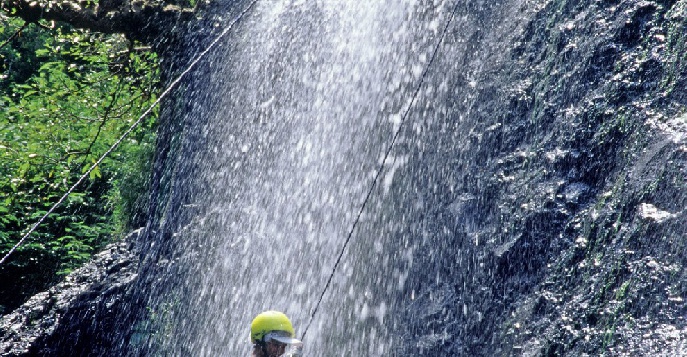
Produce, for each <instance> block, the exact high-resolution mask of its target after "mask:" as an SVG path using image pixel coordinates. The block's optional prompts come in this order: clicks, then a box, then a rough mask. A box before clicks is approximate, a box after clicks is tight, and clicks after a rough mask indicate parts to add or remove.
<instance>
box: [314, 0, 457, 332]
mask: <svg viewBox="0 0 687 357" xmlns="http://www.w3.org/2000/svg"><path fill="white" fill-rule="evenodd" d="M458 3H459V2H458V1H456V4H455V5H454V7H453V10H452V11H451V15H450V17H449V19H448V21H446V26H444V30H443V31H442V32H441V36H440V37H439V41H438V42H437V44H436V46H435V47H434V51H433V52H432V57H431V58H430V59H429V62H428V63H427V66H426V67H425V70H424V71H423V72H422V76H421V77H420V82H419V83H418V85H417V87H416V88H415V92H414V93H413V96H412V97H411V99H410V103H409V104H408V107H407V108H406V111H405V113H403V116H402V117H401V122H400V124H399V125H398V128H396V132H395V133H394V136H393V137H392V139H391V143H390V144H389V146H388V147H387V149H386V152H385V153H384V158H383V159H382V163H381V164H380V165H379V169H378V170H377V173H376V174H375V177H374V180H373V181H372V185H371V186H370V189H369V190H368V191H367V195H366V196H365V200H363V204H362V206H360V210H359V211H358V215H357V216H356V218H355V220H354V221H353V225H352V226H351V230H350V231H349V232H348V236H347V237H346V240H345V241H344V244H343V246H342V247H341V251H339V256H338V257H337V259H336V262H335V263H334V267H333V268H332V272H331V274H329V278H328V279H327V283H326V284H325V286H324V289H323V290H322V294H320V298H319V299H318V300H317V304H316V305H315V308H314V309H313V312H312V314H310V319H309V320H308V324H307V325H306V326H305V329H304V330H303V334H302V335H301V340H303V339H304V338H305V334H306V333H308V329H309V328H310V325H311V324H312V322H313V320H314V319H315V315H316V314H317V311H318V309H319V308H320V304H321V303H322V298H324V294H325V293H326V292H327V289H329V286H330V285H331V283H332V279H333V278H334V274H335V273H336V269H337V268H338V267H339V263H341V257H343V254H344V252H345V251H346V247H347V246H348V243H349V242H350V241H351V237H353V232H354V231H355V227H356V226H357V225H358V222H360V217H361V215H362V214H363V211H364V210H365V206H367V202H368V201H369V200H370V197H371V196H372V192H373V191H374V188H375V186H377V182H378V181H379V177H380V176H381V174H382V171H384V165H385V164H386V160H387V159H388V158H389V155H390V154H391V150H392V149H393V148H394V144H395V143H396V139H398V136H399V134H400V133H401V129H402V128H403V124H404V123H405V121H406V118H407V117H408V113H410V109H411V108H412V107H413V104H414V103H415V99H417V95H418V94H419V93H420V89H421V88H422V84H424V82H425V77H427V73H428V72H429V69H430V68H431V67H432V64H433V63H434V59H435V58H436V56H437V53H438V52H439V47H440V46H441V43H442V42H443V41H444V37H446V32H448V27H449V25H450V24H451V22H452V21H453V18H454V17H455V14H456V10H457V9H458Z"/></svg>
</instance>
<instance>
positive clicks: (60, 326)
mask: <svg viewBox="0 0 687 357" xmlns="http://www.w3.org/2000/svg"><path fill="white" fill-rule="evenodd" d="M139 234H140V230H139V231H136V232H134V233H132V234H130V235H129V236H127V237H126V239H124V240H123V241H121V242H118V243H113V244H110V245H109V246H107V247H106V248H105V249H104V250H103V251H102V252H100V253H99V254H97V255H96V257H95V258H94V259H93V260H92V261H91V262H90V263H88V264H87V265H85V266H84V267H82V268H80V269H78V270H76V271H74V272H73V273H71V274H69V275H68V276H67V277H66V278H65V280H64V281H63V282H61V283H60V284H58V285H56V286H54V287H52V288H50V289H49V290H48V291H46V292H43V293H40V294H36V295H34V296H33V297H32V298H31V299H30V300H29V301H27V302H26V303H24V304H23V305H22V306H21V307H19V308H18V309H16V310H15V311H13V312H12V313H10V314H7V315H5V316H3V317H2V320H0V355H2V356H82V355H83V356H86V355H99V354H104V352H103V351H108V350H114V349H115V347H117V346H115V345H116V344H117V343H119V342H120V340H119V339H118V338H116V337H117V336H114V335H113V334H112V331H117V330H121V329H122V326H121V324H123V323H124V321H125V320H124V319H122V316H124V314H125V310H126V309H127V302H128V300H129V298H130V296H129V293H130V290H131V286H132V283H133V282H134V281H135V279H136V277H137V269H138V257H137V256H136V255H134V254H133V253H132V252H131V241H132V240H134V239H135V238H136V236H138V235H139Z"/></svg>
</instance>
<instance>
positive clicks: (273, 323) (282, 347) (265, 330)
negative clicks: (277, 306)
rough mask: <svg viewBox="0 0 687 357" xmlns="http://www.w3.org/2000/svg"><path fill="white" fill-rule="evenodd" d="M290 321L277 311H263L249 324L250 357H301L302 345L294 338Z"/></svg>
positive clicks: (294, 334) (294, 333)
mask: <svg viewBox="0 0 687 357" xmlns="http://www.w3.org/2000/svg"><path fill="white" fill-rule="evenodd" d="M295 336H296V332H295V331H294V329H293V325H291V321H289V318H288V317H286V315H284V314H283V313H281V312H279V311H265V312H262V313H260V314H259V315H258V316H256V317H255V318H254V319H253V322H252V323H251V324H250V341H251V343H253V354H252V355H251V356H252V357H282V356H284V357H286V356H289V357H290V356H294V357H295V356H301V355H302V348H303V343H302V342H301V341H299V340H297V339H296V338H295Z"/></svg>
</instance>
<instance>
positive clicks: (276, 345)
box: [267, 340, 286, 357]
mask: <svg viewBox="0 0 687 357" xmlns="http://www.w3.org/2000/svg"><path fill="white" fill-rule="evenodd" d="M284 352H286V344H284V343H281V342H277V341H274V340H272V341H270V342H267V356H268V357H279V356H281V355H283V354H284Z"/></svg>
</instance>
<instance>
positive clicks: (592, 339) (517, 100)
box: [399, 0, 687, 356]
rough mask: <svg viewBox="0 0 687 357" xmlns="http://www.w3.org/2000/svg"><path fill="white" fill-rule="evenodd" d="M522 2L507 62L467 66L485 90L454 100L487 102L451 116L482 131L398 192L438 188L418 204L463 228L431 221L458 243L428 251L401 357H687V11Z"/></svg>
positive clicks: (665, 4)
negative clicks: (477, 69) (411, 354)
mask: <svg viewBox="0 0 687 357" xmlns="http://www.w3.org/2000/svg"><path fill="white" fill-rule="evenodd" d="M521 5H522V7H521V8H518V7H517V6H515V7H512V10H513V13H515V12H517V13H518V14H520V15H519V16H522V18H521V19H522V20H523V24H522V26H520V27H518V26H515V25H513V26H511V27H510V29H509V31H504V34H500V35H496V36H494V37H496V38H501V39H503V43H500V44H499V45H502V47H500V46H498V45H497V46H494V45H493V44H492V46H494V47H496V48H502V49H504V50H502V53H501V54H494V55H492V56H491V57H490V56H487V55H485V54H484V53H481V52H480V51H485V50H483V49H478V50H476V52H475V53H474V54H472V56H474V57H475V58H478V59H480V61H479V63H480V65H482V66H485V67H490V68H486V69H484V68H482V70H483V72H484V73H488V75H484V77H483V78H477V82H478V83H480V87H481V88H482V89H481V88H477V89H478V92H477V93H476V94H475V93H470V92H468V91H465V90H462V89H460V88H456V90H455V91H456V93H457V95H459V96H461V98H462V97H468V96H469V95H471V94H472V95H473V96H475V97H478V98H489V100H480V101H477V102H476V103H475V105H474V106H473V107H471V108H470V110H471V112H472V113H475V114H473V115H472V117H466V118H464V117H462V116H461V117H460V118H459V114H464V111H463V112H459V113H456V114H455V115H453V116H452V117H450V118H447V121H448V123H449V124H450V123H451V121H453V122H454V123H458V122H460V123H461V125H462V126H464V127H467V128H470V129H471V130H472V131H471V132H469V133H468V132H458V133H453V134H451V135H454V136H455V137H457V138H458V139H460V140H459V141H458V142H461V143H463V144H462V147H461V146H459V145H457V146H454V149H453V150H454V152H453V153H443V154H442V155H443V156H442V157H439V156H438V155H437V159H436V161H440V160H444V161H447V160H451V159H452V158H453V157H459V158H461V161H460V162H459V163H458V164H456V165H454V166H453V171H451V173H449V174H447V173H445V172H443V173H442V172H439V171H433V169H432V166H431V165H430V164H425V163H427V162H431V161H432V160H433V159H432V157H431V156H430V155H428V154H424V162H420V161H418V163H416V165H415V167H412V170H413V171H415V172H422V173H423V175H424V176H425V177H426V178H423V179H422V180H420V179H418V180H417V181H418V184H417V186H410V187H403V188H402V190H400V191H403V190H404V191H410V192H413V190H415V191H418V192H423V189H422V186H421V185H423V184H425V183H427V182H429V183H430V185H434V186H435V187H437V186H439V187H440V185H441V184H445V185H446V186H448V187H450V188H451V189H450V190H445V191H444V192H443V194H437V193H436V192H426V190H425V191H424V196H423V199H424V201H423V202H426V207H425V208H424V209H425V210H426V211H427V213H426V214H425V216H432V217H451V218H453V217H459V218H460V219H461V220H462V222H463V223H462V224H456V223H455V222H452V221H451V220H450V219H444V220H443V221H441V220H437V221H434V222H432V226H433V227H442V226H443V227H444V229H443V232H446V231H449V232H450V233H448V234H447V233H442V234H443V236H442V237H440V238H436V239H435V240H434V241H432V242H431V244H429V245H428V246H427V247H425V248H424V249H425V250H424V253H425V254H426V256H427V257H431V259H430V258H427V259H425V260H423V264H425V265H424V268H417V269H416V270H417V271H416V273H415V274H417V276H418V278H417V281H418V282H417V283H416V286H418V287H419V288H418V289H419V292H420V293H419V294H418V297H417V298H416V299H417V300H416V301H414V302H412V303H410V304H408V310H407V311H408V316H410V317H411V318H408V319H405V320H403V321H404V322H403V323H404V324H406V326H407V328H406V330H407V334H408V335H406V338H407V341H411V342H409V344H408V346H406V347H405V348H406V349H407V350H409V351H416V352H417V353H421V354H423V355H445V354H446V353H447V352H452V353H454V355H479V356H493V355H507V356H510V355H524V356H584V355H589V356H593V355H600V354H602V353H605V354H607V355H613V356H637V355H651V354H657V353H658V354H662V355H681V354H687V345H686V344H685V343H684V341H685V340H686V339H687V321H685V316H687V303H686V302H685V301H686V300H687V289H686V288H685V283H684V281H685V277H686V275H685V274H686V273H685V271H686V269H685V265H686V264H687V255H685V254H684V252H685V246H686V244H685V242H686V241H687V239H686V238H685V232H686V231H687V227H686V226H685V223H684V222H685V221H686V220H685V219H686V218H687V216H686V213H685V207H686V206H687V140H685V138H686V133H687V131H686V130H685V129H686V128H685V123H686V122H687V117H686V116H685V115H684V113H685V111H687V95H686V93H687V92H686V90H685V88H686V87H685V84H686V83H687V56H686V55H685V53H687V52H685V46H686V45H685V44H686V43H687V41H686V40H687V25H686V24H687V20H686V19H687V1H567V0H551V1H534V2H532V1H528V2H522V4H521ZM509 16H511V15H508V14H507V15H505V16H504V19H505V20H504V21H505V22H508V21H510V20H511V19H512V17H509ZM507 32H510V33H507ZM483 47H486V46H483ZM485 57H486V58H488V59H491V61H485V60H484V58H485ZM479 90H481V91H479ZM482 91H483V92H487V93H482ZM497 91H498V93H501V94H503V95H502V96H495V95H494V94H493V93H495V92H497ZM466 121H469V124H465V123H466ZM479 128H485V129H483V130H481V129H480V130H481V131H479V135H476V136H475V135H472V133H473V132H475V131H477V130H478V129H479ZM447 135H448V134H447ZM437 136H438V135H437ZM473 139H474V140H473ZM450 140H451V139H447V137H446V136H444V137H438V138H436V139H434V141H436V142H442V141H443V142H447V141H450ZM437 150H441V148H439V149H437ZM418 155H419V154H418ZM446 158H449V159H446ZM432 163H433V164H435V165H436V166H437V167H442V169H441V170H444V171H445V167H446V166H445V165H444V166H440V165H437V164H436V163H434V162H432ZM423 165H424V166H423ZM420 182H422V183H420ZM399 194H401V193H399ZM437 197H439V198H437ZM446 202H448V203H446ZM423 219H425V218H423ZM426 220H427V222H429V221H428V219H426ZM465 222H469V223H470V224H469V225H466V224H465ZM422 224H428V223H417V225H422ZM467 226H469V227H467ZM447 227H448V228H447ZM436 231H439V230H438V229H437V230H436ZM447 235H448V236H447ZM445 240H448V241H450V242H451V244H446V243H443V242H444V241H445ZM436 247H444V248H445V249H442V248H439V249H437V248H436ZM438 251H440V252H438ZM431 266H436V268H434V270H431V269H428V267H431ZM440 273H441V274H445V275H444V276H441V278H442V280H443V281H442V282H440V283H427V282H428V281H434V280H438V277H439V276H440ZM449 275H450V276H449ZM447 280H449V281H450V282H447ZM446 284H449V286H450V287H449V288H447V286H446ZM447 289H448V290H450V291H451V294H448V293H445V291H447ZM432 291H434V292H436V293H434V294H432V293H430V292H432ZM447 297H448V298H447ZM419 301H425V302H426V303H427V304H430V305H431V304H440V305H441V308H436V309H434V310H432V311H428V310H427V309H425V307H423V305H422V304H421V303H419ZM437 311H439V312H438V313H437ZM437 317H438V318H439V319H440V320H442V321H444V322H443V323H437V322H436V320H435V318H437ZM456 320H457V321H459V323H455V321H456ZM430 321H431V323H430ZM427 341H434V342H433V343H432V344H430V343H428V342H427ZM449 354H450V353H449Z"/></svg>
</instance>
